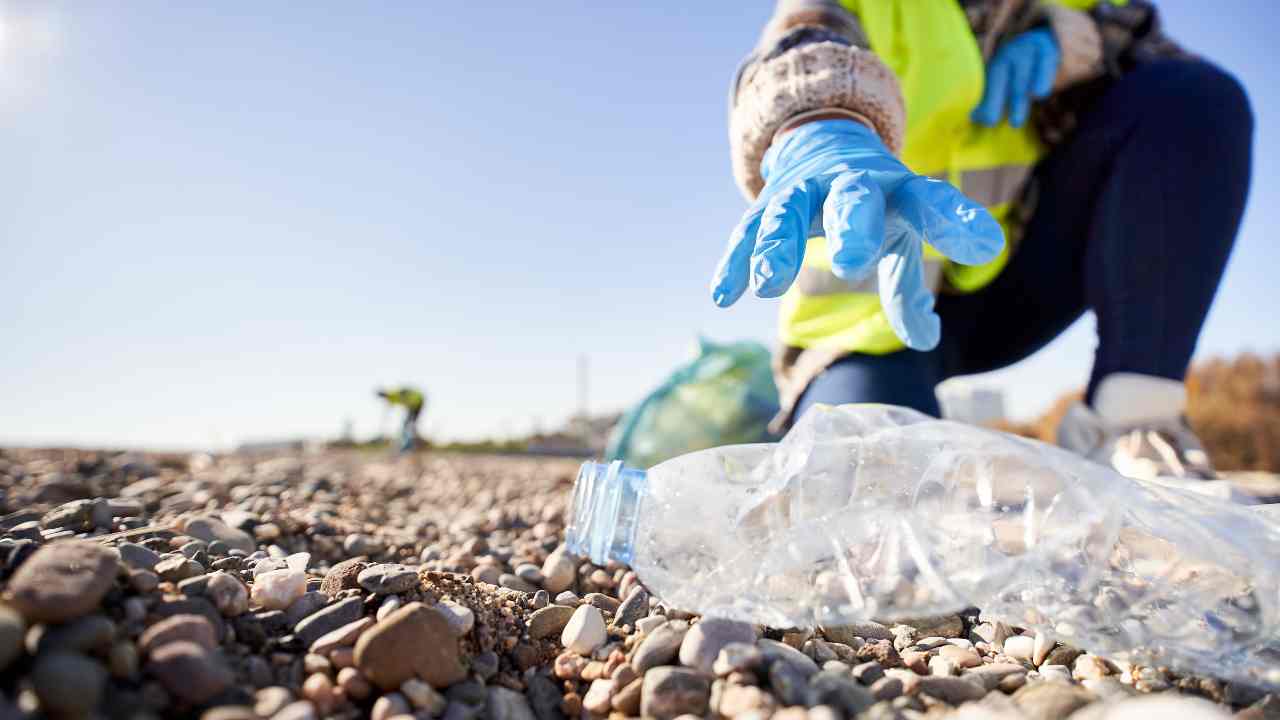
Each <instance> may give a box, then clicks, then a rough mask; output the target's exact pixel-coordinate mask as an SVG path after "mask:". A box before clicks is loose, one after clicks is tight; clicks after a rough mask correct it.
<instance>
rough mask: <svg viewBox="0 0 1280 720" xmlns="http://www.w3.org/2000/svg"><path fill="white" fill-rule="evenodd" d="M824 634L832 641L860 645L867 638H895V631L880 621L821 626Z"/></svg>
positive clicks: (820, 629)
mask: <svg viewBox="0 0 1280 720" xmlns="http://www.w3.org/2000/svg"><path fill="white" fill-rule="evenodd" d="M819 631H820V632H821V633H822V636H823V637H825V638H826V639H828V640H830V641H831V642H838V643H844V644H845V645H849V646H854V647H856V646H858V645H861V644H863V643H864V642H866V641H867V640H893V633H892V632H890V630H889V628H888V627H885V626H884V625H881V624H880V623H878V622H871V621H867V622H860V623H853V624H851V625H834V626H830V627H822V628H819Z"/></svg>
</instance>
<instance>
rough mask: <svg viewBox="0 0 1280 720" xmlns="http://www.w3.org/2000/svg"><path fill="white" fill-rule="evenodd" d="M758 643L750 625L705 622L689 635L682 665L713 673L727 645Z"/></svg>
mask: <svg viewBox="0 0 1280 720" xmlns="http://www.w3.org/2000/svg"><path fill="white" fill-rule="evenodd" d="M755 641H756V631H755V628H754V627H752V626H751V625H750V624H749V623H744V622H741V621H738V620H729V619H727V618H714V617H712V618H703V619H702V621H701V622H698V623H697V624H695V625H693V626H692V627H691V628H690V629H689V632H688V633H686V634H685V636H684V642H682V643H681V644H680V663H681V664H682V665H685V666H688V667H691V668H694V669H696V670H699V671H701V672H704V673H710V672H711V668H712V666H713V665H715V662H716V657H717V656H718V655H719V654H720V650H721V649H722V648H723V647H724V646H725V645H728V644H729V643H754V642H755ZM831 659H835V658H834V657H833V658H831Z"/></svg>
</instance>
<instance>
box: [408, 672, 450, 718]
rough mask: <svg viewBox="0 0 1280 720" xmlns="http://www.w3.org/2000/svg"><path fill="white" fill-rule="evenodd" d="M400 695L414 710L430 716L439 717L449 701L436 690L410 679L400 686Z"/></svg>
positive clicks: (419, 681) (415, 679)
mask: <svg viewBox="0 0 1280 720" xmlns="http://www.w3.org/2000/svg"><path fill="white" fill-rule="evenodd" d="M400 694H401V695H404V697H405V699H406V700H408V701H409V704H410V705H412V706H413V707H414V709H416V710H422V711H424V712H426V713H428V714H430V715H432V716H437V715H440V714H441V713H443V712H444V710H445V708H446V707H448V706H449V701H448V700H447V699H445V696H444V695H441V694H440V692H439V691H438V690H436V689H435V688H433V687H431V686H430V685H428V684H427V683H425V682H423V681H421V680H419V679H417V678H410V679H408V680H405V681H404V682H403V683H402V684H401V685H400Z"/></svg>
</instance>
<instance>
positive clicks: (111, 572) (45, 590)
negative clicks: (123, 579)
mask: <svg viewBox="0 0 1280 720" xmlns="http://www.w3.org/2000/svg"><path fill="white" fill-rule="evenodd" d="M118 558H119V555H118V554H117V553H116V552H114V551H113V550H110V549H108V548H105V547H103V546H101V545H98V544H97V543H91V542H81V541H74V540H72V541H64V542H56V543H51V544H49V545H44V546H42V547H40V549H38V550H36V551H35V553H34V554H33V555H32V556H31V557H30V558H28V559H27V561H26V562H24V563H23V564H22V565H21V566H20V567H19V568H18V570H17V572H15V573H14V574H13V577H11V578H10V579H9V585H8V602H9V604H10V605H12V606H13V608H14V609H16V610H17V611H18V612H19V613H21V614H22V616H23V617H24V618H26V619H27V620H28V621H30V622H45V623H62V622H67V621H68V620H73V619H75V618H78V617H80V616H82V615H87V614H88V613H89V612H90V611H92V610H93V609H94V608H96V607H98V604H99V603H100V602H101V601H102V598H103V597H104V596H105V595H106V594H107V591H108V590H110V589H111V586H112V584H114V581H115V578H116V571H117V568H118V567H119V564H120V561H119V559H118Z"/></svg>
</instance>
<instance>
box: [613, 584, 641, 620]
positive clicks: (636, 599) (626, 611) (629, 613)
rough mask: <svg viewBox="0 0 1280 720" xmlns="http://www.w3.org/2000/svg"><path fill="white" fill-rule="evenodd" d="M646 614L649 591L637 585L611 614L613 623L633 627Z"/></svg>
mask: <svg viewBox="0 0 1280 720" xmlns="http://www.w3.org/2000/svg"><path fill="white" fill-rule="evenodd" d="M648 614H649V593H648V591H646V590H645V589H644V588H642V587H639V586H637V587H635V588H634V589H633V590H632V591H631V592H630V593H629V594H628V595H627V599H626V600H623V601H622V604H621V605H619V606H618V610H617V612H615V613H614V614H613V624H614V625H618V626H623V625H631V626H632V627H634V626H635V624H636V623H637V622H639V621H640V620H641V619H642V618H644V617H645V616H646V615H648Z"/></svg>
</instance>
